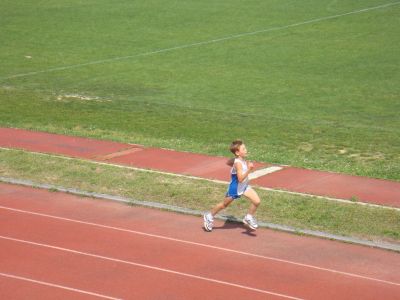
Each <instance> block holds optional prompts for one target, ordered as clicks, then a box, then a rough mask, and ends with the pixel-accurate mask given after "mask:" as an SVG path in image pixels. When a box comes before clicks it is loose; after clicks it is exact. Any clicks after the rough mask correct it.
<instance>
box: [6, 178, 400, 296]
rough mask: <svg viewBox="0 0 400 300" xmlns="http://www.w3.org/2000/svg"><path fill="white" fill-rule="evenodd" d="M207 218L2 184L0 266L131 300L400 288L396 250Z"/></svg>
mask: <svg viewBox="0 0 400 300" xmlns="http://www.w3.org/2000/svg"><path fill="white" fill-rule="evenodd" d="M38 214H45V215H38ZM201 226H202V220H201V218H198V217H192V216H185V215H180V214H175V213H168V212H163V211H159V210H152V209H145V208H140V207H129V206H126V205H123V204H119V203H114V202H108V201H100V200H95V199H89V198H80V197H76V196H73V195H69V194H63V193H58V192H57V193H54V192H53V193H52V192H48V191H45V190H39V189H31V188H26V187H20V186H14V185H8V184H0V273H3V274H11V275H14V276H20V277H24V278H30V279H33V280H36V281H41V282H48V283H51V284H56V285H60V286H66V287H69V288H73V289H77V290H81V291H87V292H91V293H96V294H100V295H106V296H108V297H114V298H123V299H204V298H206V299H226V298H232V299H245V298H251V299H288V297H296V298H302V299H398V295H399V294H400V275H399V274H400V260H399V254H397V253H393V252H389V251H382V250H378V249H372V248H367V247H361V246H355V245H348V244H342V243H338V242H333V241H327V240H320V239H315V238H310V237H301V236H294V235H290V234H286V233H282V232H274V231H271V230H264V229H260V230H258V231H257V232H255V233H254V232H248V231H247V230H246V229H245V228H243V227H242V226H241V225H237V224H224V223H221V222H217V224H216V228H215V230H214V231H213V232H212V233H206V232H204V231H203V230H202V228H201ZM111 227H112V228H111ZM33 243H35V244H33ZM55 247H58V248H55ZM217 247H218V248H217ZM240 251H241V252H240ZM255 255H258V256H255ZM154 268H158V269H154ZM171 272H180V273H171ZM346 273H347V274H346ZM193 276H197V277H193ZM200 277H201V278H200ZM216 280H218V281H220V282H216ZM15 281H17V280H15V279H10V278H7V277H4V276H1V275H0V287H2V288H1V293H2V294H1V296H2V298H4V299H26V298H27V297H28V298H30V299H33V298H35V295H39V296H40V295H45V296H46V297H49V299H51V298H52V299H54V298H56V297H68V296H67V294H70V293H72V292H71V291H65V290H62V289H57V288H54V287H47V286H43V285H40V284H33V283H31V282H25V281H20V282H19V284H20V285H21V289H20V290H18V289H17V290H16V289H15V286H16V283H15ZM227 283H229V284H231V285H229V284H227ZM232 284H234V285H236V286H232ZM237 285H240V287H239V286H237ZM252 289H259V290H261V291H255V290H252ZM263 291H264V292H263ZM268 293H273V294H268ZM75 294H76V297H75V296H74V299H89V298H96V297H91V296H89V295H85V294H82V293H79V292H75ZM277 294H280V295H281V296H279V295H277ZM62 295H65V296H62ZM285 297H286V298H285ZM40 299H43V298H40Z"/></svg>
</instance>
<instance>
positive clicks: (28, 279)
mask: <svg viewBox="0 0 400 300" xmlns="http://www.w3.org/2000/svg"><path fill="white" fill-rule="evenodd" d="M0 276H3V277H8V278H12V279H18V280H23V281H28V282H32V283H36V284H40V285H45V286H50V287H55V288H59V289H63V290H68V291H72V292H77V293H81V294H86V295H90V296H96V297H99V298H103V299H111V300H120V299H121V298H113V297H109V296H105V295H101V294H96V293H92V292H88V291H84V290H80V289H74V288H70V287H66V286H64V285H59V284H53V283H50V282H45V281H39V280H34V279H31V278H26V277H21V276H16V275H12V274H6V273H0Z"/></svg>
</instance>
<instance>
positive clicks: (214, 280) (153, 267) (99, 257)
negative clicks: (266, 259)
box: [0, 236, 301, 300]
mask: <svg viewBox="0 0 400 300" xmlns="http://www.w3.org/2000/svg"><path fill="white" fill-rule="evenodd" d="M0 238H1V239H4V240H8V241H14V242H18V243H23V244H28V245H33V246H39V247H43V248H48V249H53V250H58V251H64V252H68V253H73V254H77V255H83V256H88V257H93V258H98V259H103V260H108V261H112V262H117V263H123V264H127V265H131V266H135V267H141V268H146V269H150V270H155V271H161V272H166V273H170V274H174V275H179V276H184V277H189V278H192V279H200V280H203V281H208V282H213V283H217V284H223V285H227V286H231V287H236V288H240V289H244V290H248V291H252V292H258V293H262V294H267V295H274V296H278V297H282V298H286V299H294V300H301V298H296V297H292V296H289V295H284V294H279V293H274V292H271V291H267V290H261V289H257V288H252V287H249V286H244V285H240V284H236V283H231V282H227V281H222V280H217V279H212V278H208V277H203V276H197V275H193V274H189V273H183V272H178V271H174V270H170V269H165V268H159V267H155V266H150V265H146V264H141V263H136V262H132V261H127V260H122V259H118V258H113V257H108V256H102V255H97V254H92V253H87V252H81V251H77V250H73V249H68V248H62V247H57V246H53V245H48V244H41V243H35V242H32V241H27V240H20V239H15V238H12V237H8V236H0Z"/></svg>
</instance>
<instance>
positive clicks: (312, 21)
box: [0, 1, 400, 80]
mask: <svg viewBox="0 0 400 300" xmlns="http://www.w3.org/2000/svg"><path fill="white" fill-rule="evenodd" d="M398 4H400V1H398V2H392V3H387V4H383V5H379V6H374V7H368V8H364V9H360V10H354V11H351V12H347V13H343V14H338V15H333V16H327V17H321V18H316V19H311V20H308V21H303V22H299V23H293V24H290V25H284V26H278V27H272V28H267V29H261V30H257V31H252V32H244V33H238V34H232V35H228V36H225V37H221V38H216V39H212V40H208V41H203V42H197V43H192V44H186V45H180V46H175V47H171V48H164V49H159V50H154V51H149V52H144V53H139V54H134V55H128V56H121V57H113V58H108V59H103V60H96V61H91V62H87V63H82V64H76V65H69V66H64V67H55V68H50V69H46V70H41V71H35V72H28V73H21V74H15V75H10V76H6V77H0V80H7V79H13V78H18V77H28V76H33V75H37V74H41V73H48V72H55V71H63V70H69V69H76V68H80V67H85V66H90V65H97V64H103V63H109V62H115V61H119V60H126V59H131V58H137V57H143V56H150V55H154V54H158V53H164V52H170V51H174V50H180V49H185V48H191V47H196V46H203V45H209V44H214V43H219V42H223V41H227V40H233V39H237V38H241V37H245V36H250V35H256V34H260V33H265V32H271V31H278V30H283V29H288V28H291V27H297V26H302V25H307V24H312V23H318V22H321V21H326V20H331V19H336V18H340V17H344V16H348V15H354V14H360V13H364V12H368V11H371V10H376V9H381V8H386V7H390V6H394V5H398Z"/></svg>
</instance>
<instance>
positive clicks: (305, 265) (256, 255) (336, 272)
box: [0, 206, 400, 286]
mask: <svg viewBox="0 0 400 300" xmlns="http://www.w3.org/2000/svg"><path fill="white" fill-rule="evenodd" d="M0 209H5V210H10V211H15V212H19V213H24V214H30V215H36V216H40V217H46V218H52V219H56V220H62V221H67V222H74V223H78V224H84V225H90V226H95V227H100V228H105V229H111V230H117V231H121V232H128V233H132V234H137V235H142V236H147V237H152V238H157V239H163V240H168V241H173V242H178V243H183V244H188V245H195V246H200V247H205V248H210V249H215V250H219V251H225V252H230V253H235V254H240V255H246V256H250V257H256V258H261V259H266V260H271V261H277V262H281V263H285V264H291V265H295V266H300V267H305V268H310V269H315V270H319V271H325V272H330V273H335V274H341V275H345V276H349V277H354V278H359V279H365V280H370V281H375V282H380V283H385V284H390V285H395V286H400V283H397V282H391V281H387V280H382V279H377V278H373V277H367V276H362V275H358V274H353V273H348V272H343V271H338V270H334V269H328V268H322V267H317V266H314V265H309V264H303V263H298V262H294V261H290V260H285V259H280V258H276V257H271V256H264V255H258V254H253V253H249V252H244V251H238V250H233V249H229V248H223V247H218V246H212V245H208V244H202V243H197V242H192V241H187V240H181V239H176V238H172V237H167V236H162V235H157V234H151V233H146V232H141V231H136V230H130V229H125V228H120V227H113V226H107V225H102V224H98V223H91V222H85V221H80V220H75V219H69V218H64V217H58V216H53V215H48V214H42V213H37V212H31V211H26V210H21V209H15V208H10V207H6V206H0Z"/></svg>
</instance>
